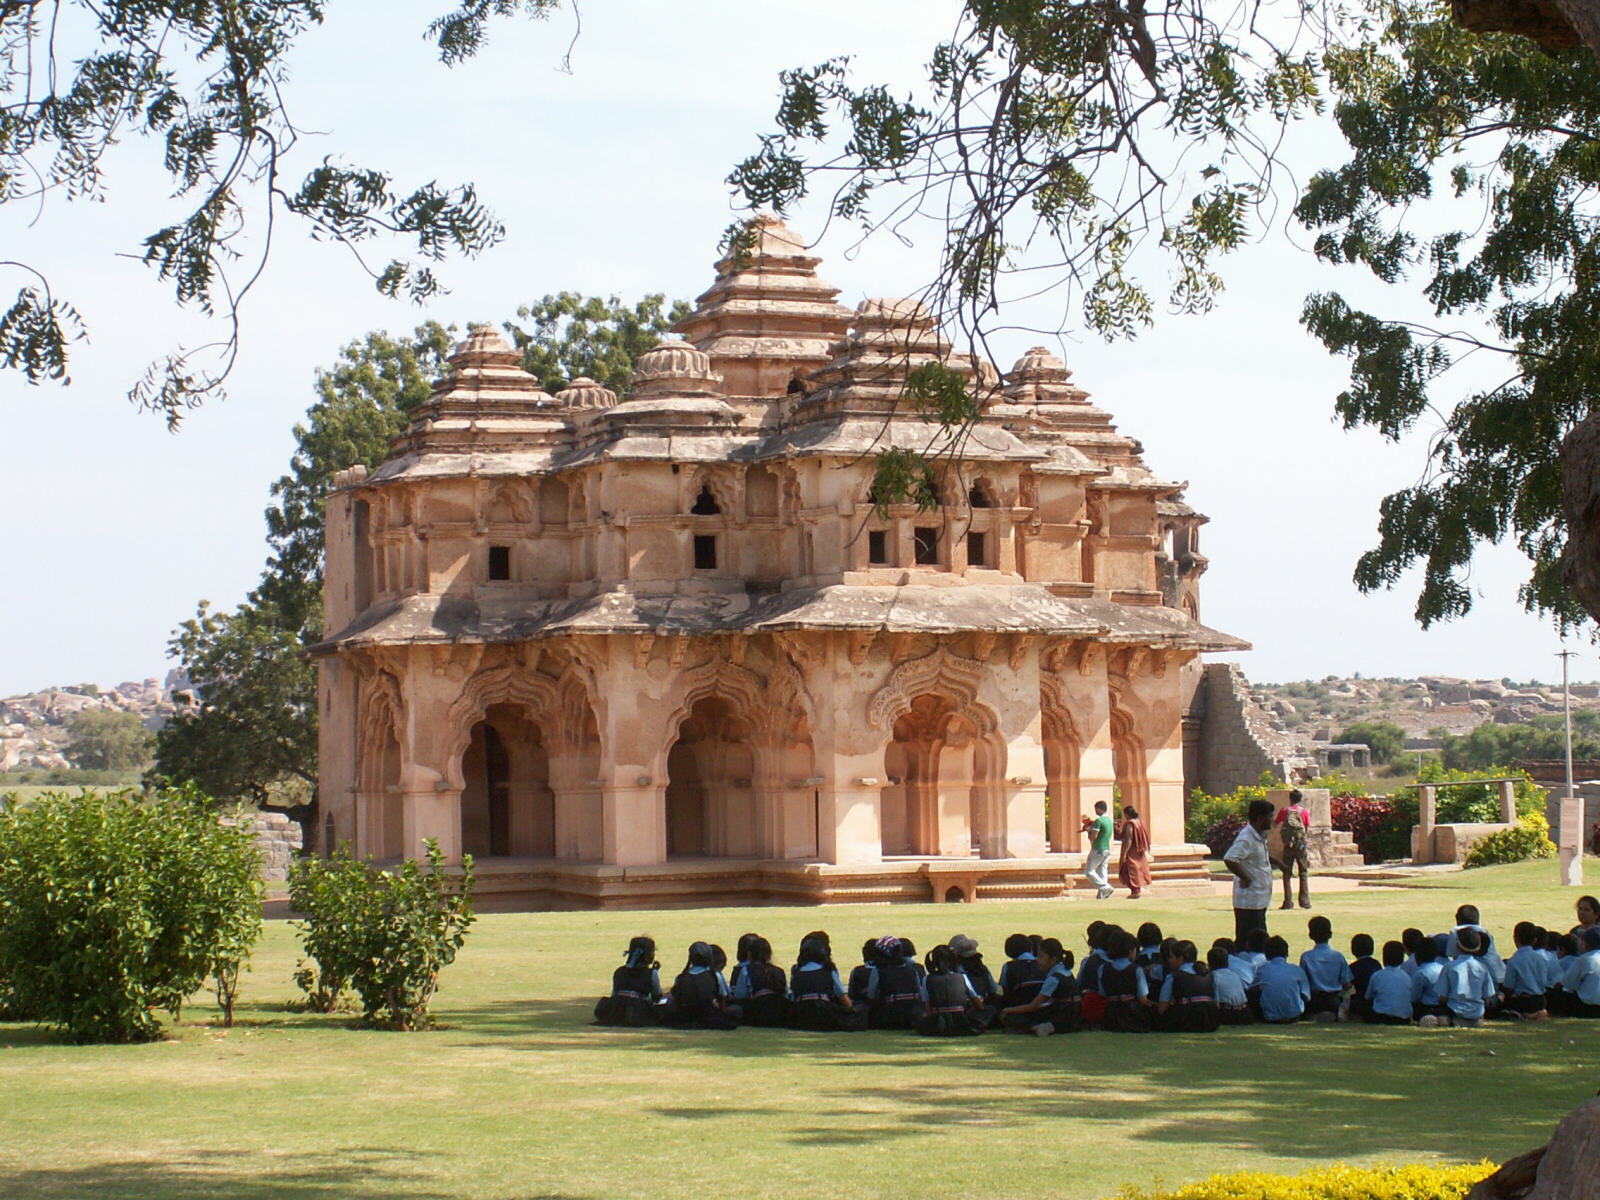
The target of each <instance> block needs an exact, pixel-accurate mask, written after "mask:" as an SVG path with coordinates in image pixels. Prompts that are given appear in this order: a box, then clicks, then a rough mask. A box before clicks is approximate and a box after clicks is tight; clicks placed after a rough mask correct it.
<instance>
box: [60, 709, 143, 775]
mask: <svg viewBox="0 0 1600 1200" xmlns="http://www.w3.org/2000/svg"><path fill="white" fill-rule="evenodd" d="M67 733H68V735H69V736H70V738H71V741H69V742H68V743H67V751H66V755H67V758H69V759H70V760H71V761H72V764H73V765H74V766H76V767H79V768H82V769H85V770H90V771H137V770H139V769H140V768H141V767H143V766H144V765H145V764H146V763H148V762H149V761H150V733H149V731H148V730H147V729H145V727H144V722H143V721H141V720H140V719H139V714H138V713H131V712H119V711H116V710H112V709H93V708H90V709H84V710H83V711H82V712H79V713H75V714H73V717H72V720H71V722H70V723H69V724H68V726H67Z"/></svg>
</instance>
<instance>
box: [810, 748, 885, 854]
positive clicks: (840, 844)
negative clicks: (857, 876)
mask: <svg viewBox="0 0 1600 1200" xmlns="http://www.w3.org/2000/svg"><path fill="white" fill-rule="evenodd" d="M845 761H846V762H847V763H848V760H845ZM883 782H884V781H883V779H882V777H881V776H874V775H857V774H853V773H851V772H850V770H849V769H848V768H847V769H846V771H845V772H844V773H843V774H842V775H837V774H836V775H834V776H832V777H831V778H829V779H828V781H827V782H826V783H824V784H823V785H822V786H821V787H820V788H818V789H817V799H816V804H817V857H818V858H820V859H822V860H823V861H824V862H831V863H837V864H839V865H840V866H859V865H863V864H870V863H879V862H882V861H883V825H882V822H881V814H880V812H879V807H878V803H879V792H881V791H882V789H883Z"/></svg>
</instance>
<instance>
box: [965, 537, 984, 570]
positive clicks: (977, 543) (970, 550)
mask: <svg viewBox="0 0 1600 1200" xmlns="http://www.w3.org/2000/svg"><path fill="white" fill-rule="evenodd" d="M988 549H989V547H988V538H986V537H985V536H984V535H983V534H982V533H979V532H978V531H977V530H976V529H974V530H972V531H971V532H970V533H968V534H967V565H968V566H971V567H987V566H988V565H989V555H988Z"/></svg>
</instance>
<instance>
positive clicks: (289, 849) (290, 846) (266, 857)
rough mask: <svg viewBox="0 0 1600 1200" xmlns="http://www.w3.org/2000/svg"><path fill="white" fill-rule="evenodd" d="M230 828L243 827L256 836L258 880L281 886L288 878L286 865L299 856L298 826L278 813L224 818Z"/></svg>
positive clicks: (246, 814) (299, 835)
mask: <svg viewBox="0 0 1600 1200" xmlns="http://www.w3.org/2000/svg"><path fill="white" fill-rule="evenodd" d="M223 820H224V821H225V822H226V823H228V824H230V825H236V824H244V825H248V826H249V827H250V831H251V832H252V833H253V834H254V835H255V839H256V848H257V849H259V850H260V851H261V878H262V879H263V880H265V881H266V882H267V883H283V882H285V881H286V880H287V879H288V878H289V864H290V863H292V862H293V861H294V859H295V856H296V855H297V854H299V853H300V846H301V840H302V839H301V833H300V825H299V823H298V822H296V821H293V820H291V819H290V818H289V817H288V816H287V815H285V814H284V813H281V812H251V813H240V814H238V815H237V816H234V817H224V818H223Z"/></svg>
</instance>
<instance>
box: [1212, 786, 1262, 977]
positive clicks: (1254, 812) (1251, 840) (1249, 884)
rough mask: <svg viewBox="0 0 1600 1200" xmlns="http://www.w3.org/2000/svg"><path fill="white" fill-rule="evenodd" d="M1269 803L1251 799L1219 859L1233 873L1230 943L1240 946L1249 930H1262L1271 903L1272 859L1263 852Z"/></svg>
mask: <svg viewBox="0 0 1600 1200" xmlns="http://www.w3.org/2000/svg"><path fill="white" fill-rule="evenodd" d="M1272 813H1273V804H1272V801H1270V800H1252V801H1250V809H1249V812H1248V814H1247V817H1246V819H1247V820H1248V822H1249V823H1248V824H1247V825H1246V826H1245V827H1244V828H1243V829H1241V830H1240V831H1239V836H1238V837H1236V838H1234V839H1233V845H1231V846H1229V847H1228V852H1227V853H1226V854H1224V855H1223V856H1222V861H1223V862H1224V863H1225V864H1226V865H1227V868H1228V870H1230V871H1232V872H1233V877H1234V878H1233V940H1234V944H1235V945H1237V946H1243V945H1244V943H1245V938H1247V937H1248V936H1249V935H1250V931H1251V930H1252V929H1266V927H1267V908H1268V907H1269V906H1270V905H1271V904H1272V883H1273V879H1272V858H1271V856H1270V855H1269V854H1268V853H1267V833H1268V831H1269V830H1271V828H1272Z"/></svg>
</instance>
